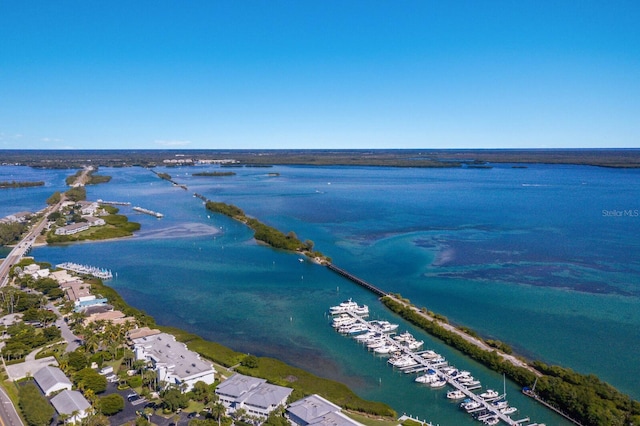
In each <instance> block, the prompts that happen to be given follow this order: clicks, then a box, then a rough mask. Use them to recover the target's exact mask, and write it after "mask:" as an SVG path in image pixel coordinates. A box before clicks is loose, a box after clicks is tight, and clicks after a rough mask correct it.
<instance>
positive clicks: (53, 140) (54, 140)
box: [40, 138, 62, 142]
mask: <svg viewBox="0 0 640 426" xmlns="http://www.w3.org/2000/svg"><path fill="white" fill-rule="evenodd" d="M40 141H42V142H62V139H58V138H42V139H40Z"/></svg>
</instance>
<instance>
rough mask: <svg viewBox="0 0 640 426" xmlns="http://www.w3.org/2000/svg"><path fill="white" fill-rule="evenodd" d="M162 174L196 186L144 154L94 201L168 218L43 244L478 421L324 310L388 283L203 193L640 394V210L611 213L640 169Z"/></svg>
mask: <svg viewBox="0 0 640 426" xmlns="http://www.w3.org/2000/svg"><path fill="white" fill-rule="evenodd" d="M209 169H212V167H198V168H197V170H198V171H200V170H209ZM1 170H2V168H0V173H1ZM28 170H30V169H28ZM157 170H158V171H165V172H167V173H169V174H171V175H172V176H173V177H174V179H175V180H176V181H178V182H180V183H184V184H186V185H188V186H189V191H184V190H182V189H180V188H177V187H173V186H171V184H169V183H168V182H164V181H160V180H159V179H158V178H157V177H155V175H153V174H152V173H150V172H149V171H148V170H144V169H139V168H125V169H103V170H102V172H103V173H104V174H110V175H112V176H113V180H112V181H111V183H109V184H106V185H98V186H94V187H89V188H88V194H89V198H92V199H96V198H103V199H108V200H118V201H131V202H132V203H133V204H134V205H141V206H143V207H147V208H150V209H153V210H156V211H160V212H162V213H164V214H165V217H164V218H163V219H161V220H158V219H155V218H153V217H151V216H147V215H141V214H136V213H134V212H132V211H131V210H130V208H127V207H125V208H123V209H122V211H123V213H125V214H130V218H131V220H135V221H139V222H141V223H142V226H143V228H142V231H141V233H140V235H139V236H137V237H134V238H130V239H125V240H119V241H113V242H101V243H87V244H77V245H71V246H62V247H43V248H39V249H36V250H34V255H35V256H36V257H38V258H39V259H42V260H47V261H50V262H52V263H57V262H61V261H66V260H70V261H76V262H83V263H90V264H95V265H96V266H100V267H106V268H110V269H112V270H113V271H116V272H117V273H118V276H117V279H114V280H112V281H111V282H110V285H112V286H113V287H114V288H116V289H117V290H118V291H119V292H120V293H121V294H122V295H123V296H124V297H125V299H126V300H127V301H128V302H129V303H131V304H132V305H134V306H136V307H139V308H141V309H143V310H145V311H147V312H148V313H150V314H151V315H153V316H154V317H155V318H156V319H157V321H158V322H159V323H162V324H171V325H175V326H178V327H182V328H185V329H187V330H190V331H193V332H196V333H198V334H200V335H202V336H203V337H206V338H209V339H212V340H215V341H219V342H220V343H223V344H225V345H228V346H230V347H232V348H234V349H236V350H239V351H242V352H247V353H253V354H257V355H265V356H275V357H278V358H281V359H283V360H285V361H287V362H289V363H291V364H294V365H297V366H301V367H303V368H306V369H309V370H311V371H313V372H315V373H317V374H319V375H322V376H326V377H330V378H335V379H338V380H341V381H343V382H345V383H347V384H349V385H350V386H351V387H352V388H353V389H354V390H356V391H357V392H358V393H359V394H360V395H362V396H364V397H366V398H370V399H376V400H382V401H385V402H387V403H389V404H390V405H392V406H393V407H394V408H395V409H396V410H398V411H399V412H401V413H402V412H407V413H411V414H413V415H417V416H419V417H421V418H425V417H426V418H427V419H428V420H431V421H433V422H436V423H440V424H443V425H445V424H449V425H451V424H466V423H469V424H471V423H472V421H471V419H470V418H469V417H468V416H466V415H463V414H461V413H459V411H458V410H457V409H456V408H455V407H454V406H453V404H451V403H449V402H448V401H446V399H445V398H444V393H445V391H444V390H442V391H435V392H434V391H431V390H429V389H424V388H420V387H419V386H417V385H415V384H414V383H412V382H411V380H412V378H411V377H406V376H405V375H402V374H400V373H397V372H394V371H393V370H392V369H391V368H389V367H387V366H386V365H385V361H384V359H382V358H377V357H374V356H372V355H371V354H370V353H367V352H366V351H365V350H364V349H362V348H361V347H360V346H359V345H358V344H356V343H355V342H354V341H352V340H350V339H348V338H345V337H341V336H340V335H338V334H337V333H335V332H334V331H333V329H331V327H329V325H328V319H327V318H326V317H325V312H326V309H327V308H328V306H330V305H335V304H337V303H339V302H340V301H342V300H343V299H345V298H347V297H353V298H354V299H355V300H357V301H358V302H360V303H367V304H368V305H369V306H370V307H371V308H372V311H373V314H372V317H374V318H375V317H381V318H391V314H389V313H388V312H387V311H385V310H384V309H383V308H382V306H381V305H380V304H379V302H377V300H376V299H375V297H374V296H373V295H371V294H369V293H367V292H366V291H364V290H363V289H361V288H359V287H357V286H355V285H353V284H351V283H350V282H348V281H346V280H344V279H342V278H340V277H338V276H336V275H335V274H333V273H331V272H330V271H328V270H326V269H325V268H323V267H319V266H316V265H313V264H310V263H308V262H304V263H300V262H298V259H297V256H294V255H291V254H287V253H282V252H278V251H275V250H272V249H270V248H268V247H264V246H262V245H258V244H256V243H255V242H254V241H253V240H252V239H251V234H250V232H249V231H248V230H247V229H246V228H245V227H243V226H241V225H239V224H237V223H235V222H233V221H231V220H228V219H227V218H224V217H221V216H218V215H211V214H208V213H207V212H206V210H205V209H204V206H203V205H202V202H201V201H200V200H199V199H197V198H194V197H193V196H192V193H193V192H199V193H202V194H204V195H205V196H207V197H208V198H210V199H214V200H219V201H225V202H229V203H232V204H235V205H238V206H239V207H241V208H242V209H244V210H245V212H246V213H247V214H249V215H253V216H255V217H258V218H260V220H262V221H263V222H266V223H268V224H270V225H273V226H276V227H278V228H279V229H281V230H283V231H285V232H287V231H289V230H293V231H294V232H296V234H297V235H298V236H299V237H300V238H301V239H303V240H304V239H311V240H313V241H314V242H315V246H316V248H317V249H318V250H320V251H322V252H323V253H324V254H326V255H328V256H330V257H332V259H333V260H334V262H335V263H336V264H337V265H338V266H340V267H343V268H345V269H347V270H349V271H351V272H352V273H354V274H356V275H358V276H360V277H362V278H364V279H366V280H368V281H370V282H371V283H373V284H375V285H377V286H379V287H381V288H383V289H385V290H387V291H393V292H399V293H401V294H402V295H403V296H405V297H408V298H410V299H411V300H412V301H413V302H414V303H415V304H417V305H420V306H426V307H428V308H429V309H430V310H433V311H435V312H439V313H441V314H443V315H446V316H447V317H449V318H450V320H451V321H452V322H455V323H458V324H464V325H467V326H469V327H471V328H473V329H475V330H476V331H478V332H479V333H481V334H483V335H485V336H487V337H491V338H497V339H500V340H503V341H505V342H507V343H509V344H511V345H512V346H514V347H515V348H516V349H517V350H518V351H519V352H521V353H524V354H526V355H527V356H530V357H532V358H536V359H542V360H544V361H546V362H549V363H558V364H561V365H564V366H568V367H571V368H573V369H575V370H578V371H580V372H583V373H595V374H597V375H598V376H600V377H601V378H603V379H604V380H606V381H608V382H610V383H612V384H613V385H615V386H616V387H618V388H619V389H621V390H623V391H625V392H627V393H629V394H631V395H632V396H634V397H635V398H636V399H637V398H640V382H639V379H638V377H640V363H638V362H637V360H636V355H637V352H638V349H640V343H639V342H640V331H639V330H640V327H639V326H640V309H638V308H639V307H640V300H639V297H638V296H639V287H638V278H637V277H638V275H639V274H638V272H639V269H640V265H639V263H638V260H637V259H638V253H639V250H638V241H637V237H638V235H639V233H638V227H639V225H640V218H638V217H636V216H633V215H626V216H625V215H622V216H611V215H609V214H608V213H603V210H606V211H612V210H618V211H623V212H624V211H630V212H631V213H632V211H633V210H634V209H638V208H640V206H639V205H638V201H637V200H639V199H640V197H638V196H639V195H640V189H639V188H638V185H637V182H638V181H639V179H638V178H639V177H640V176H639V173H640V171H636V170H616V169H603V168H593V167H578V166H545V165H536V166H530V167H529V168H527V169H512V168H511V167H510V166H509V165H503V166H499V167H494V168H493V169H488V170H486V169H483V170H478V169H475V170H472V169H469V170H466V169H451V170H435V169H394V168H360V167H273V168H268V169H264V168H259V169H257V168H256V169H252V168H234V169H232V170H233V171H235V172H236V173H237V175H236V176H231V177H222V178H220V177H217V178H213V177H193V176H191V173H192V172H193V171H194V170H196V169H193V168H179V169H161V168H160V169H157ZM268 173H279V174H280V175H279V176H277V177H270V176H268ZM69 174H70V173H69ZM0 176H1V175H0ZM45 198H46V197H45ZM398 321H400V320H398ZM400 322H401V323H402V321H400ZM401 328H402V329H405V328H406V329H409V330H412V331H413V332H415V334H416V335H418V336H420V338H422V339H425V341H426V342H427V345H426V346H427V347H430V348H433V349H435V350H437V351H438V352H441V353H443V354H444V355H445V356H446V357H447V358H448V359H450V360H451V361H452V362H453V363H454V364H456V365H457V366H459V367H462V368H467V369H469V370H471V371H472V372H473V374H474V375H475V376H477V377H479V378H480V379H481V380H482V382H483V384H484V385H485V386H488V387H493V388H497V389H501V387H502V378H501V377H500V376H499V375H497V374H495V373H492V372H490V371H487V370H486V369H484V368H483V367H481V366H479V365H478V364H476V363H474V362H471V361H469V360H467V359H465V358H464V357H462V356H461V355H460V354H457V353H456V352H455V351H452V350H450V349H449V348H446V347H444V346H442V345H441V344H439V343H438V342H437V341H433V340H432V339H430V338H429V337H428V336H425V335H423V334H421V333H419V332H418V331H416V330H414V329H413V328H412V327H410V326H408V325H407V324H406V323H402V325H401ZM507 392H508V393H509V400H510V401H511V402H512V404H513V405H515V406H517V407H518V408H520V412H519V413H517V414H516V415H514V417H515V418H520V417H519V416H520V415H521V417H524V416H525V415H526V416H530V417H531V418H532V419H533V420H535V421H538V422H545V423H547V424H548V425H556V424H560V425H562V424H566V423H564V422H563V421H562V420H561V419H558V418H557V417H556V416H555V415H552V414H550V413H548V412H547V411H546V410H543V409H541V408H540V407H537V406H535V405H534V404H532V402H531V401H529V400H527V399H526V398H524V397H522V396H521V395H520V394H519V393H518V390H517V389H516V388H515V387H514V386H513V385H511V384H509V382H507Z"/></svg>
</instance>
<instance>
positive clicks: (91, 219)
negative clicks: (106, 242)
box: [83, 216, 107, 226]
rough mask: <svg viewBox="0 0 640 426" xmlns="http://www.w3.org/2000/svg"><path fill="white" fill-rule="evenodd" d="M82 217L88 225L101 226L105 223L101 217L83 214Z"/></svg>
mask: <svg viewBox="0 0 640 426" xmlns="http://www.w3.org/2000/svg"><path fill="white" fill-rule="evenodd" d="M83 218H84V219H85V220H86V221H87V223H88V224H89V226H102V225H106V223H107V222H105V221H104V219H103V218H101V217H95V216H83Z"/></svg>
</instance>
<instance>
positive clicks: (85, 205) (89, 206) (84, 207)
mask: <svg viewBox="0 0 640 426" xmlns="http://www.w3.org/2000/svg"><path fill="white" fill-rule="evenodd" d="M77 204H78V205H79V206H80V214H82V215H88V216H93V215H95V214H96V213H97V212H98V209H99V206H98V203H96V202H95V201H78V203H77Z"/></svg>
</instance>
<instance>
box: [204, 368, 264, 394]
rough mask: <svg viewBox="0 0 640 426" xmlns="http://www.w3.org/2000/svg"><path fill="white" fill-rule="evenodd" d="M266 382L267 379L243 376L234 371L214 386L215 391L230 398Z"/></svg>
mask: <svg viewBox="0 0 640 426" xmlns="http://www.w3.org/2000/svg"><path fill="white" fill-rule="evenodd" d="M266 382H267V381H266V380H264V379H258V378H256V377H250V376H244V375H242V374H237V373H236V374H234V375H233V376H231V377H229V378H228V379H227V380H225V381H224V382H222V383H220V384H219V385H218V387H217V388H216V393H221V394H224V395H227V396H230V397H232V398H238V397H240V396H241V395H243V394H245V393H247V392H249V391H250V390H252V389H255V388H257V387H258V386H260V385H261V384H263V383H266Z"/></svg>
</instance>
